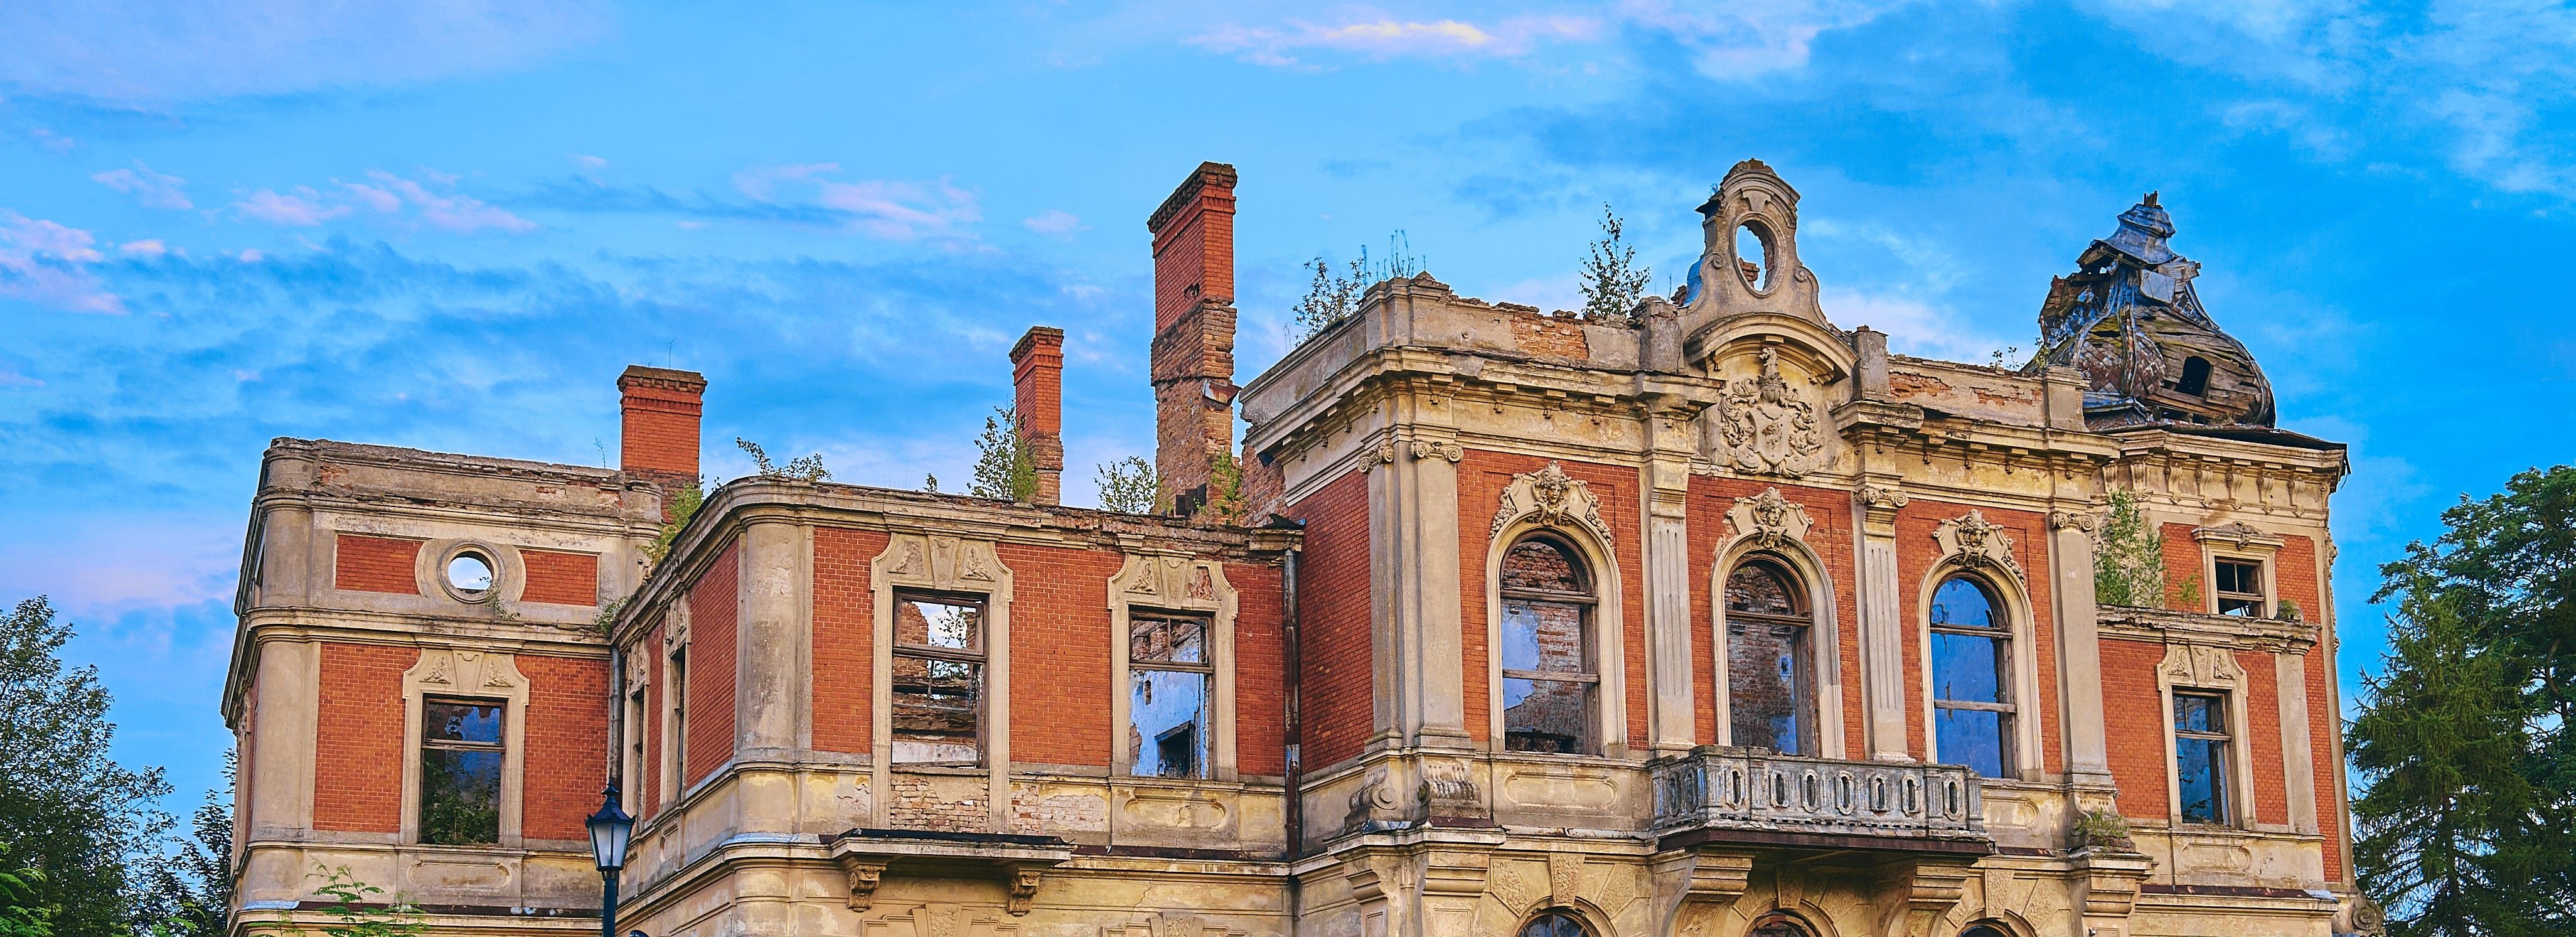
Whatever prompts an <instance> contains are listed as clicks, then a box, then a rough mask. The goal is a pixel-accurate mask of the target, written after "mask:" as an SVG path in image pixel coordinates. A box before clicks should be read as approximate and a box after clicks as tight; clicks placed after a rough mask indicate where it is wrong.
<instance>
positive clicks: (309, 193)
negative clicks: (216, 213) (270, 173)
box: [233, 185, 349, 228]
mask: <svg viewBox="0 0 2576 937" xmlns="http://www.w3.org/2000/svg"><path fill="white" fill-rule="evenodd" d="M233 210H234V211H238V212H240V213H241V214H242V217H245V218H249V219H252V220H254V221H265V222H268V223H269V224H282V225H291V226H294V227H298V228H310V227H313V226H314V225H318V224H321V223H323V222H325V221H329V220H331V219H333V218H337V217H340V216H342V215H345V214H348V213H349V206H348V205H347V204H345V203H340V202H335V201H332V200H331V199H330V198H329V197H328V196H325V195H323V194H322V193H320V192H316V191H314V190H313V187H311V186H301V185H300V186H296V187H295V190H294V191H292V192H279V191H276V190H273V189H260V190H258V191H255V192H252V193H250V194H249V195H245V196H242V197H241V199H240V200H238V201H235V202H234V203H233Z"/></svg>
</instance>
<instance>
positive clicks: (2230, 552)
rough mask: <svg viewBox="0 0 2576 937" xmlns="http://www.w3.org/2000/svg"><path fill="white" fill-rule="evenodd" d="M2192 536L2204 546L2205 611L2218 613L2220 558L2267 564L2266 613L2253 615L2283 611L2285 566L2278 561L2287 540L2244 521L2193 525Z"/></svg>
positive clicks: (2201, 569)
mask: <svg viewBox="0 0 2576 937" xmlns="http://www.w3.org/2000/svg"><path fill="white" fill-rule="evenodd" d="M2191 539H2192V542H2194V543H2197V544H2199V545H2200V581H2201V584H2202V588H2201V590H2200V595H2201V598H2200V602H2201V611H2203V612H2207V613H2209V614H2212V615H2215V614H2218V561H2220V560H2235V561H2237V562H2240V563H2254V564H2257V565H2260V566H2261V567H2263V608H2262V614H2260V615H2255V616H2252V617H2255V618H2271V617H2273V616H2276V615H2279V614H2280V613H2281V592H2280V585H2279V583H2280V580H2281V569H2280V564H2279V563H2278V562H2276V560H2277V559H2278V558H2279V555H2280V552H2281V547H2282V545H2283V544H2285V543H2287V542H2288V541H2287V540H2286V539H2284V538H2282V537H2279V536H2276V535H2273V534H2268V533H2265V532H2263V531H2262V530H2260V529H2257V528H2256V527H2254V525H2252V524H2248V523H2245V522H2244V521H2237V522H2234V523H2229V524H2220V525H2213V526H2208V527H2195V528H2192V531H2191ZM2302 611H2303V612H2304V611H2306V610H2304V609H2303V610H2302Z"/></svg>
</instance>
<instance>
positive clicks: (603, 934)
mask: <svg viewBox="0 0 2576 937" xmlns="http://www.w3.org/2000/svg"><path fill="white" fill-rule="evenodd" d="M599 793H600V796H601V798H602V801H601V803H600V805H599V812H598V813H594V814H591V815H590V819H588V820H584V821H582V824H583V825H584V826H588V827H590V856H591V858H592V859H595V860H597V861H598V862H599V880H600V883H601V885H602V886H603V888H604V889H605V893H604V894H602V895H601V896H600V899H599V937H617V870H619V869H623V868H625V867H626V837H627V834H630V833H633V832H634V831H635V818H634V817H630V816H627V815H626V811H623V810H619V809H617V785H615V784H611V785H609V786H608V788H607V789H606V790H603V791H600V792H599Z"/></svg>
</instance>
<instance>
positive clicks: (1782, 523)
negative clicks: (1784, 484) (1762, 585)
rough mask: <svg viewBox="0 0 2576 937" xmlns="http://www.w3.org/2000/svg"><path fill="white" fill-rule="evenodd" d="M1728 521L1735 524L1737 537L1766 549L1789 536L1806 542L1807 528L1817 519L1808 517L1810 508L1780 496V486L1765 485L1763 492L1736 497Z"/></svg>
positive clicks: (1727, 514)
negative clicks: (1750, 495) (1768, 486)
mask: <svg viewBox="0 0 2576 937" xmlns="http://www.w3.org/2000/svg"><path fill="white" fill-rule="evenodd" d="M1726 522H1727V523H1729V524H1733V525H1735V535H1736V536H1737V537H1741V538H1744V539H1747V540H1751V541H1752V542H1753V545H1754V546H1756V547H1760V548H1764V549H1770V548H1773V547H1778V546H1779V545H1780V544H1781V543H1782V542H1784V541H1790V540H1795V541H1798V542H1800V543H1804V542H1806V540H1807V530H1808V529H1809V528H1811V527H1814V526H1815V521H1813V520H1810V519H1809V518H1808V517H1807V509H1806V508H1804V507H1800V506H1799V505H1798V503H1797V502H1795V501H1791V500H1789V499H1787V498H1784V497H1781V496H1780V489H1778V488H1765V489H1763V490H1762V493H1761V494H1758V495H1754V496H1752V497H1750V498H1737V499H1735V507H1734V508H1732V509H1730V510H1728V511H1727V512H1726Z"/></svg>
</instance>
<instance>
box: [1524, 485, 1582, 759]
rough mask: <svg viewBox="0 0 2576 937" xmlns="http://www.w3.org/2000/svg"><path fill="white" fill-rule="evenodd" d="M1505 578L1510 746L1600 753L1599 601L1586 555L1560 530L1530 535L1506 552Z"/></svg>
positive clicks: (1542, 750) (1528, 749)
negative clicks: (1595, 648)
mask: <svg viewBox="0 0 2576 937" xmlns="http://www.w3.org/2000/svg"><path fill="white" fill-rule="evenodd" d="M1501 585H1502V588H1501V592H1502V599H1503V615H1502V641H1503V646H1502V664H1503V667H1502V670H1503V744H1504V747H1505V748H1506V749H1508V750H1511V751H1518V752H1550V753H1555V754H1586V755H1588V754H1597V753H1598V751H1597V749H1598V743H1597V741H1596V740H1595V738H1594V735H1595V733H1594V731H1593V726H1594V725H1595V724H1596V722H1597V721H1598V720H1597V719H1596V717H1595V715H1594V712H1593V709H1594V700H1593V697H1594V695H1595V691H1596V690H1597V689H1598V687H1599V685H1600V683H1601V677H1600V674H1599V673H1597V672H1596V671H1595V668H1594V663H1593V659H1592V658H1593V655H1592V649H1591V648H1592V608H1593V605H1594V603H1595V601H1596V600H1595V598H1594V596H1593V592H1592V584H1591V577H1590V575H1589V574H1588V573H1587V571H1586V570H1585V568H1584V565H1583V562H1582V560H1580V559H1578V558H1577V554H1576V553H1575V550H1574V548H1573V547H1572V546H1571V545H1569V544H1567V543H1565V542H1564V541H1561V540H1558V539H1556V538H1555V537H1551V536H1546V535H1535V536H1531V537H1527V538H1524V539H1522V540H1521V541H1520V542H1518V543H1515V544H1513V545H1512V548H1511V549H1510V550H1508V551H1505V552H1504V554H1503V568H1502V584H1501Z"/></svg>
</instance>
